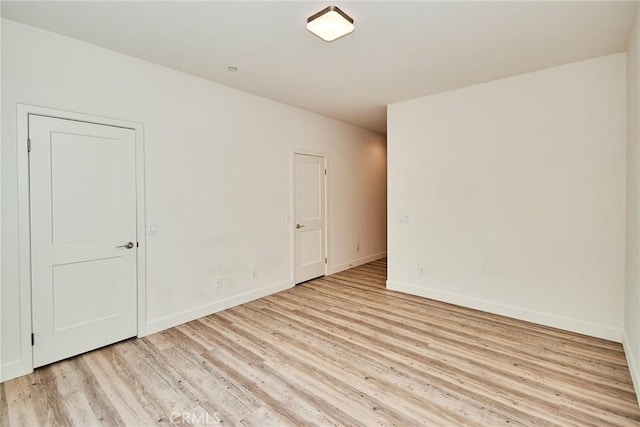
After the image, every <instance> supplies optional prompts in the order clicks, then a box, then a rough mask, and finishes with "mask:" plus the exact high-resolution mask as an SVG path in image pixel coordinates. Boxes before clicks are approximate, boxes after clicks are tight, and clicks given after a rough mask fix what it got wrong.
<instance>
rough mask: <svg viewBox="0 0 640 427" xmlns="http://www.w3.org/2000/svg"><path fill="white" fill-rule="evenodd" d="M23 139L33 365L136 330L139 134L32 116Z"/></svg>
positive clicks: (101, 344)
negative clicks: (27, 153) (27, 142)
mask: <svg viewBox="0 0 640 427" xmlns="http://www.w3.org/2000/svg"><path fill="white" fill-rule="evenodd" d="M29 139H30V140H31V153H30V157H29V162H30V163H29V168H30V203H31V248H32V250H31V258H32V259H31V265H32V304H33V332H34V335H35V345H34V348H33V356H34V366H35V367H37V366H42V365H45V364H48V363H51V362H55V361H57V360H60V359H64V358H67V357H70V356H74V355H76V354H79V353H83V352H86V351H89V350H93V349H95V348H98V347H102V346H105V345H108V344H111V343H114V342H116V341H120V340H123V339H126V338H129V337H132V336H135V335H136V331H137V323H136V322H137V321H136V318H137V313H136V307H137V302H136V295H137V292H136V276H137V271H136V244H135V241H136V182H135V134H134V131H133V130H131V129H123V128H118V127H112V126H106V125H98V124H92V123H84V122H76V121H72V120H63V119H55V118H51V117H43V116H36V115H31V116H29ZM128 242H133V248H131V249H127V248H126V247H118V246H122V245H125V244H126V243H128Z"/></svg>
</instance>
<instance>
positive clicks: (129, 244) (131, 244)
mask: <svg viewBox="0 0 640 427" xmlns="http://www.w3.org/2000/svg"><path fill="white" fill-rule="evenodd" d="M116 248H125V249H131V248H133V242H129V243H127V244H126V245H120V246H116Z"/></svg>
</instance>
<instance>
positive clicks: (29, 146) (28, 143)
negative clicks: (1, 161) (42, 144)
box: [27, 138, 31, 153]
mask: <svg viewBox="0 0 640 427" xmlns="http://www.w3.org/2000/svg"><path fill="white" fill-rule="evenodd" d="M30 152H31V138H27V153H30Z"/></svg>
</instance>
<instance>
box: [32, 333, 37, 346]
mask: <svg viewBox="0 0 640 427" xmlns="http://www.w3.org/2000/svg"><path fill="white" fill-rule="evenodd" d="M35 342H36V336H35V335H34V334H33V333H31V345H35Z"/></svg>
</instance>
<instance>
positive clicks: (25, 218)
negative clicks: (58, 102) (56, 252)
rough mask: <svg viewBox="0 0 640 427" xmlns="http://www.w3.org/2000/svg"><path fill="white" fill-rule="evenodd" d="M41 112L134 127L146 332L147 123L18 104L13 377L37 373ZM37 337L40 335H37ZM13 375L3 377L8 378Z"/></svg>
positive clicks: (141, 315)
mask: <svg viewBox="0 0 640 427" xmlns="http://www.w3.org/2000/svg"><path fill="white" fill-rule="evenodd" d="M30 115H40V116H47V117H53V118H58V119H64V120H74V121H80V122H87V123H95V124H100V125H107V126H115V127H122V128H127V129H132V130H133V131H134V133H135V156H136V159H135V164H136V239H137V242H138V243H139V246H138V248H137V251H136V258H137V259H136V261H137V278H136V282H137V283H136V285H137V311H138V313H137V336H138V337H142V336H144V335H146V282H147V280H146V233H145V230H146V226H145V222H146V219H145V218H146V216H145V179H144V178H145V170H144V165H145V159H144V125H143V124H142V123H136V122H130V121H124V120H119V119H112V118H108V117H101V116H93V115H88V114H82V113H75V112H70V111H64V110H58V109H52V108H44V107H37V106H33V105H26V104H17V129H16V130H17V141H16V143H17V158H18V160H17V172H18V188H17V190H18V246H19V247H18V253H19V255H18V258H19V259H18V269H19V270H18V271H19V293H20V341H21V343H20V353H21V363H20V367H17V369H16V371H15V372H12V373H10V374H9V375H10V377H11V378H15V377H17V376H20V375H26V374H28V373H31V372H33V351H32V346H31V333H32V330H33V325H32V305H31V225H30V220H31V216H30V209H29V203H30V195H29V156H28V153H27V139H28V137H29V116H30ZM36 339H37V338H36ZM7 379H9V378H2V381H5V380H7Z"/></svg>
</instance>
